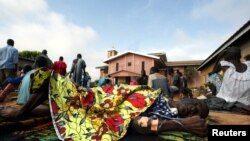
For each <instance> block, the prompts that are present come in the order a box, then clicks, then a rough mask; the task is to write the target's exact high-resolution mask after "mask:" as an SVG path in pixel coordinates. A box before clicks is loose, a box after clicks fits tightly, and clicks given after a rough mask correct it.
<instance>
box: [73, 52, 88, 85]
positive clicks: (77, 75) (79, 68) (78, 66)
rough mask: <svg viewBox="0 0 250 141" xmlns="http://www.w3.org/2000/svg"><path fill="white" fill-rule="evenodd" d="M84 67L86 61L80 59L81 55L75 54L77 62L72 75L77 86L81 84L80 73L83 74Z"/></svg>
mask: <svg viewBox="0 0 250 141" xmlns="http://www.w3.org/2000/svg"><path fill="white" fill-rule="evenodd" d="M85 68H86V63H85V61H84V60H83V59H82V55H81V54H80V53H79V54H77V63H76V66H75V69H74V75H75V81H74V82H75V83H76V84H77V85H78V86H81V81H82V75H83V74H85Z"/></svg>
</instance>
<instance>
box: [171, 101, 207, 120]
mask: <svg viewBox="0 0 250 141" xmlns="http://www.w3.org/2000/svg"><path fill="white" fill-rule="evenodd" d="M176 108H177V109H178V115H179V117H180V118H186V117H191V116H195V115H197V116H200V117H201V118H204V119H205V118H206V117H207V116H208V114H209V109H208V106H207V105H206V103H204V102H203V101H201V100H198V99H191V98H184V99H182V100H181V101H179V102H177V104H176Z"/></svg>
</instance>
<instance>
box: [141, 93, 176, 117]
mask: <svg viewBox="0 0 250 141" xmlns="http://www.w3.org/2000/svg"><path fill="white" fill-rule="evenodd" d="M143 114H144V115H145V116H147V117H152V118H154V119H156V118H157V119H159V118H160V119H175V118H177V117H178V113H177V111H173V110H171V108H170V106H169V104H168V100H167V98H166V97H164V96H163V95H160V96H158V97H157V99H156V100H155V102H154V104H153V105H152V106H151V107H150V108H148V109H147V111H146V112H145V113H143Z"/></svg>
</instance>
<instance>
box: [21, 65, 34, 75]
mask: <svg viewBox="0 0 250 141" xmlns="http://www.w3.org/2000/svg"><path fill="white" fill-rule="evenodd" d="M22 70H23V73H24V74H26V73H27V72H29V71H30V70H32V67H31V65H28V64H26V65H24V66H23V69H22Z"/></svg>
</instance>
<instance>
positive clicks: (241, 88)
mask: <svg viewBox="0 0 250 141" xmlns="http://www.w3.org/2000/svg"><path fill="white" fill-rule="evenodd" d="M220 63H221V66H228V67H229V68H228V69H227V70H226V72H225V73H224V76H223V81H222V85H221V88H220V91H219V93H218V94H217V97H220V98H223V99H225V100H226V101H228V102H235V101H238V102H241V103H243V104H246V105H250V63H245V64H246V65H247V70H246V71H245V72H242V73H240V72H237V71H236V69H235V66H234V65H233V64H232V63H230V62H228V61H221V62H220Z"/></svg>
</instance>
